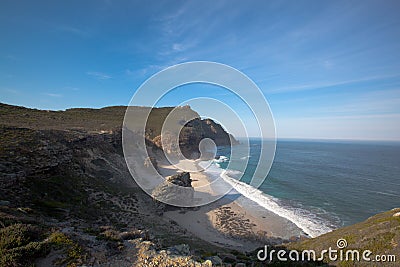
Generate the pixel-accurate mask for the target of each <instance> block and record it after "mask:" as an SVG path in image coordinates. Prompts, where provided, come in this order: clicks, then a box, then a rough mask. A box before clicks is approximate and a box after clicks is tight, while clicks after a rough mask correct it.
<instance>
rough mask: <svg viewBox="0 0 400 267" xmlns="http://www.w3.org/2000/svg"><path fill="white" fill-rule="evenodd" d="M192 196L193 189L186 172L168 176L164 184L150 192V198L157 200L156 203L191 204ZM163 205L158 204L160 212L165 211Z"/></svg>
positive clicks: (188, 174)
mask: <svg viewBox="0 0 400 267" xmlns="http://www.w3.org/2000/svg"><path fill="white" fill-rule="evenodd" d="M193 195H194V189H193V188H192V180H191V179H190V173H188V172H182V173H178V174H175V175H172V176H168V177H167V178H166V179H165V182H164V183H162V184H160V185H159V186H157V187H156V188H155V189H154V190H153V192H152V196H153V197H154V198H155V199H157V202H158V201H160V200H162V202H163V203H180V204H183V203H191V202H192V201H193ZM163 203H159V210H160V212H162V211H163V210H164V209H165V204H163Z"/></svg>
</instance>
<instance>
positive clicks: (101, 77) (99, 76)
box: [86, 71, 112, 80]
mask: <svg viewBox="0 0 400 267" xmlns="http://www.w3.org/2000/svg"><path fill="white" fill-rule="evenodd" d="M86 74H87V75H90V76H92V77H95V78H97V79H99V80H108V79H111V78H112V77H111V76H110V75H108V74H105V73H101V72H97V71H88V72H87V73H86Z"/></svg>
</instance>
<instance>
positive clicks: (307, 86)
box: [268, 74, 400, 94]
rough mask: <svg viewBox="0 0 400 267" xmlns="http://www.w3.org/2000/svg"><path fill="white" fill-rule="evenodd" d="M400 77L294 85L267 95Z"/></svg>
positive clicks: (382, 76)
mask: <svg viewBox="0 0 400 267" xmlns="http://www.w3.org/2000/svg"><path fill="white" fill-rule="evenodd" d="M395 77H400V75H398V74H395V75H380V76H370V77H363V78H359V79H351V80H343V81H335V82H323V83H311V84H302V85H294V86H286V87H280V88H275V89H272V90H269V91H268V93H269V94H279V93H288V92H295V91H305V90H315V89H322V88H328V87H334V86H341V85H347V84H355V83H361V82H369V81H375V80H383V79H388V78H395Z"/></svg>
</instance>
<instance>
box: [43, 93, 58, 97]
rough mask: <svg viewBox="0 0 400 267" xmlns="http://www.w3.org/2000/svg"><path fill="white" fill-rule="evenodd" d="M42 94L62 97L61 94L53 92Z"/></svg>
mask: <svg viewBox="0 0 400 267" xmlns="http://www.w3.org/2000/svg"><path fill="white" fill-rule="evenodd" d="M43 94H44V95H46V96H50V97H63V95H62V94H55V93H43Z"/></svg>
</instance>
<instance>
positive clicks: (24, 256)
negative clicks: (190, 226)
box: [0, 104, 230, 266]
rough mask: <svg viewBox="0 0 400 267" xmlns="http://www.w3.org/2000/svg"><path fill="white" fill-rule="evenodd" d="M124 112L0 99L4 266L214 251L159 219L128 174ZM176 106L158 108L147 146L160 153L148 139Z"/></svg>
mask: <svg viewBox="0 0 400 267" xmlns="http://www.w3.org/2000/svg"><path fill="white" fill-rule="evenodd" d="M125 109H126V107H107V108H102V109H69V110H66V111H43V110H36V109H28V108H24V107H16V106H11V105H6V104H0V134H1V144H0V225H1V227H2V229H1V230H0V236H1V242H0V255H1V257H0V266H30V264H31V263H33V262H34V261H37V262H36V264H37V265H38V266H51V265H53V264H55V263H57V264H56V265H59V266H65V265H69V266H76V265H79V264H80V263H83V262H85V263H87V264H95V263H96V264H99V266H102V265H101V264H107V263H111V262H112V263H114V264H116V265H118V266H132V265H133V263H134V262H136V263H137V265H138V266H140V262H142V261H151V260H155V261H156V260H160V259H161V258H163V259H164V261H165V262H168V261H169V260H168V257H169V256H168V255H167V254H165V255H164V254H162V253H161V254H160V253H158V252H157V253H156V251H159V250H162V248H165V249H168V248H169V249H172V250H174V249H176V248H175V247H174V246H180V245H181V244H185V245H186V246H188V245H190V246H191V250H192V251H193V252H195V251H198V252H197V253H198V254H199V253H210V251H216V250H217V249H216V248H215V247H214V246H213V245H211V244H208V243H206V242H204V241H202V240H199V239H198V238H196V237H195V236H193V235H192V234H190V233H188V232H187V231H186V230H185V229H182V228H180V227H179V226H177V224H176V222H174V221H171V220H169V219H166V218H163V217H160V216H159V210H158V209H159V207H158V206H157V205H156V203H154V201H153V200H152V198H151V197H149V196H148V195H147V194H145V193H144V192H143V191H142V190H141V189H140V188H139V187H138V186H137V185H136V183H135V182H134V180H133V179H132V178H131V175H130V173H129V171H128V168H127V167H126V163H125V160H124V157H123V153H122V143H121V142H122V141H121V127H122V121H123V117H124V113H125ZM136 109H137V111H138V112H142V111H143V109H147V108H144V107H137V108H136ZM171 110H172V108H159V109H154V110H152V112H151V114H150V118H149V120H148V125H147V128H146V130H147V132H146V135H147V137H148V138H149V140H148V142H147V145H148V146H150V147H154V149H157V147H156V146H155V145H154V144H153V143H152V140H151V138H152V137H156V136H157V134H158V133H159V132H160V126H161V125H162V123H161V122H162V121H163V118H165V117H166V116H167V115H168V112H169V111H171ZM186 112H189V113H192V115H193V114H195V115H197V116H198V114H197V113H195V112H194V111H192V110H191V109H185V110H184V112H183V113H182V116H184V115H185V113H186ZM204 125H208V124H206V123H205V124H204ZM206 127H207V126H206ZM221 129H222V128H221ZM223 134H224V136H227V134H226V133H225V132H224V133H223ZM229 142H230V140H229V139H228V140H225V143H226V144H228V143H229ZM193 144H194V145H195V143H193ZM183 145H188V144H184V142H183ZM189 146H190V147H191V145H189ZM192 148H193V150H196V149H197V147H192ZM154 149H153V150H154ZM171 237H172V238H171ZM179 248H180V249H182V246H181V247H179ZM176 250H177V251H175V252H174V253H173V254H176V255H177V256H182V257H181V258H179V259H176V261H177V262H178V261H179V260H182V262H185V261H187V262H189V261H191V257H188V256H189V254H188V253H189V252H188V250H187V249H186V248H185V250H184V251H183V252H182V251H180V250H179V249H176ZM218 250H221V249H218ZM164 251H165V250H164ZM201 251H202V252H201ZM222 251H223V249H222ZM160 257H161V258H160ZM49 261H50V262H53V263H51V264H50V263H49ZM114 266H115V265H114ZM145 266H147V265H145Z"/></svg>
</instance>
